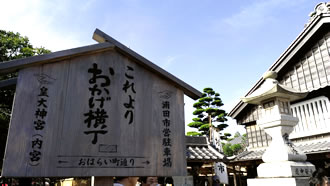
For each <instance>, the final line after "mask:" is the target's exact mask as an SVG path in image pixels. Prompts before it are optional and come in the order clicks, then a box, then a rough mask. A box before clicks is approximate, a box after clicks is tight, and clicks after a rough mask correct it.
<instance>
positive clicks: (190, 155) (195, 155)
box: [187, 145, 224, 161]
mask: <svg viewBox="0 0 330 186" xmlns="http://www.w3.org/2000/svg"><path fill="white" fill-rule="evenodd" d="M223 158H224V155H223V154H221V153H220V152H217V151H216V150H215V149H214V148H213V147H211V146H209V145H208V146H195V147H193V146H187V161H189V160H200V161H222V160H223Z"/></svg>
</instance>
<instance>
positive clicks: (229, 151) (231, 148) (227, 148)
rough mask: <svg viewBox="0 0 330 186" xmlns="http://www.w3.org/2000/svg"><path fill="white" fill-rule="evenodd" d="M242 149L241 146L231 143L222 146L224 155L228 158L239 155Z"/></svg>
mask: <svg viewBox="0 0 330 186" xmlns="http://www.w3.org/2000/svg"><path fill="white" fill-rule="evenodd" d="M241 149H242V146H241V144H233V145H232V144H231V143H226V144H223V145H222V150H223V153H224V154H225V155H226V156H233V155H236V154H238V153H239V151H240V150H241Z"/></svg>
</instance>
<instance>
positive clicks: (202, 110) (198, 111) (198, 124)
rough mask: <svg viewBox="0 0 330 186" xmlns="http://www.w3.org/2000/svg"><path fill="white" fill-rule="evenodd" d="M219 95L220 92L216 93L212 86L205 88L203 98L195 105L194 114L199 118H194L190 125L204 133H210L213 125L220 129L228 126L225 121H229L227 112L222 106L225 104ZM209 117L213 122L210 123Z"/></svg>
mask: <svg viewBox="0 0 330 186" xmlns="http://www.w3.org/2000/svg"><path fill="white" fill-rule="evenodd" d="M219 96H220V94H219V93H216V92H215V91H214V90H213V89H212V88H209V87H208V88H204V89H203V94H202V96H201V98H200V99H198V100H197V102H196V103H194V105H193V107H194V108H195V110H194V111H193V114H194V115H195V116H197V118H194V119H193V122H191V123H189V124H188V126H189V127H193V128H196V129H198V131H200V132H201V134H202V135H209V130H210V126H211V125H212V126H213V127H216V128H218V129H219V130H220V131H221V130H223V129H224V128H226V127H227V126H228V125H227V124H224V122H226V121H227V119H226V116H227V114H226V112H225V111H224V110H222V109H221V108H220V107H221V106H223V103H222V101H221V98H220V97H219ZM209 117H210V119H211V123H209Z"/></svg>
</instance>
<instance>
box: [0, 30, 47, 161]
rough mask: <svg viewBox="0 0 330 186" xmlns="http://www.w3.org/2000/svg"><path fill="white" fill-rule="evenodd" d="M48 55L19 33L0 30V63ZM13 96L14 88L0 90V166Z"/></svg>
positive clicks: (43, 49)
mask: <svg viewBox="0 0 330 186" xmlns="http://www.w3.org/2000/svg"><path fill="white" fill-rule="evenodd" d="M45 53H50V50H47V49H45V48H43V47H41V48H34V47H33V46H32V45H31V44H30V42H29V39H28V38H27V37H22V36H21V35H20V34H19V33H14V32H7V31H4V30H0V62H3V61H10V60H14V59H20V58H25V57H30V56H34V55H40V54H45ZM15 76H17V74H16V73H14V74H7V75H3V76H0V80H4V79H8V78H13V77H15ZM14 94H15V87H7V88H2V89H0V164H2V159H3V154H4V150H5V145H6V139H7V133H8V126H9V120H10V114H11V108H12V104H13V98H14Z"/></svg>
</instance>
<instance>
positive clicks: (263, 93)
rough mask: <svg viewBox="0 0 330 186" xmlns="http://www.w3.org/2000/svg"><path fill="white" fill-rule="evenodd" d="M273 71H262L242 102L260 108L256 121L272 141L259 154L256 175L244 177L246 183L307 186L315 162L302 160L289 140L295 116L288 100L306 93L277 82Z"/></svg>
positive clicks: (295, 122)
mask: <svg viewBox="0 0 330 186" xmlns="http://www.w3.org/2000/svg"><path fill="white" fill-rule="evenodd" d="M276 76H277V75H276V73H275V72H267V73H266V74H265V75H264V79H265V82H264V84H263V85H262V86H261V87H260V88H259V89H257V90H256V91H255V92H253V93H252V94H251V95H249V96H247V97H245V98H242V100H243V102H247V103H251V104H257V105H259V106H260V107H261V108H262V117H261V118H260V119H259V120H258V121H257V124H258V125H259V126H260V127H261V128H263V129H264V130H265V132H266V133H267V134H269V135H270V136H271V137H272V143H271V144H270V145H269V147H268V148H267V149H266V152H265V153H264V155H263V156H262V160H263V161H264V163H262V164H260V165H259V166H258V168H257V172H258V178H256V179H248V185H249V186H259V185H260V186H261V185H286V186H287V185H288V186H291V185H299V186H303V185H306V186H308V185H309V183H308V179H309V177H310V176H311V175H312V173H313V172H314V171H315V166H314V165H313V164H311V163H309V162H306V159H307V156H306V155H305V154H304V153H303V152H302V151H300V150H299V149H298V148H297V147H295V146H294V144H293V143H292V142H291V141H290V140H289V135H290V133H291V132H292V131H293V127H294V126H295V125H296V124H297V123H298V121H299V120H298V118H296V117H293V116H292V114H291V111H290V101H294V100H298V99H302V98H303V97H305V96H306V95H307V93H302V92H298V91H296V90H294V89H291V88H289V87H285V86H283V85H280V84H279V83H278V82H277V81H276V80H275V78H276Z"/></svg>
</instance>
